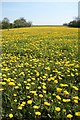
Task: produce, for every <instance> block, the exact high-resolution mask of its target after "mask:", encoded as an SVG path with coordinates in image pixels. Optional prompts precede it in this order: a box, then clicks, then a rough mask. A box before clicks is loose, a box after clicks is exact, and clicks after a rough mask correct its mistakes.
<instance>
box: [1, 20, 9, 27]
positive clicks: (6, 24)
mask: <svg viewBox="0 0 80 120" xmlns="http://www.w3.org/2000/svg"><path fill="white" fill-rule="evenodd" d="M9 27H10V23H9V19H8V18H4V19H3V20H2V29H9Z"/></svg>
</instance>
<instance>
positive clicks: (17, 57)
mask: <svg viewBox="0 0 80 120" xmlns="http://www.w3.org/2000/svg"><path fill="white" fill-rule="evenodd" d="M78 55H79V53H78V29H77V28H68V27H31V28H15V29H10V30H7V29H6V30H2V53H1V57H0V60H1V61H2V62H1V63H0V68H1V73H0V78H1V79H2V82H0V85H2V87H1V88H0V91H2V120H10V119H11V120H79V119H80V106H79V101H80V96H79V90H80V89H79V85H80V83H79V76H78V69H79V61H78Z"/></svg>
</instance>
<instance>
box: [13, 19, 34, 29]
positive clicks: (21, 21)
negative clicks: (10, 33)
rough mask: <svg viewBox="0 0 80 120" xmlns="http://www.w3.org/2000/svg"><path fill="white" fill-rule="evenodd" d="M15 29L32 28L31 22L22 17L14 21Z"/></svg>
mask: <svg viewBox="0 0 80 120" xmlns="http://www.w3.org/2000/svg"><path fill="white" fill-rule="evenodd" d="M13 24H14V28H20V27H31V25H32V23H31V22H26V20H25V19H24V18H23V17H22V18H20V19H16V20H14V23H13Z"/></svg>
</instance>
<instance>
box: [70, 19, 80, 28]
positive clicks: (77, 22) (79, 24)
mask: <svg viewBox="0 0 80 120" xmlns="http://www.w3.org/2000/svg"><path fill="white" fill-rule="evenodd" d="M68 26H69V27H80V18H79V17H76V18H75V20H73V21H70V22H69V23H68Z"/></svg>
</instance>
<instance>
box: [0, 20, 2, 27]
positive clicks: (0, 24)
mask: <svg viewBox="0 0 80 120" xmlns="http://www.w3.org/2000/svg"><path fill="white" fill-rule="evenodd" d="M0 29H2V22H1V21H0Z"/></svg>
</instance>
